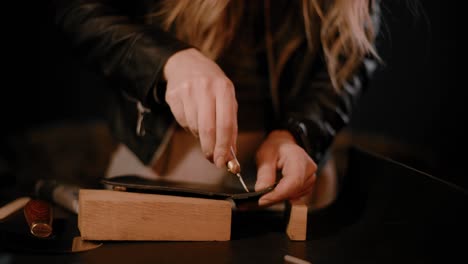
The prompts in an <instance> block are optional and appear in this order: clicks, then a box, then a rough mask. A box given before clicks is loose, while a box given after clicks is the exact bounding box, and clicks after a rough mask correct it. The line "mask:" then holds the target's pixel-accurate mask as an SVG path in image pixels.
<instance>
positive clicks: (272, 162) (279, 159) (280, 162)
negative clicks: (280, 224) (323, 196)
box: [255, 130, 317, 206]
mask: <svg viewBox="0 0 468 264" xmlns="http://www.w3.org/2000/svg"><path fill="white" fill-rule="evenodd" d="M256 160H257V168H258V171H257V183H256V184H255V190H256V191H258V190H261V189H264V188H267V187H269V186H272V185H273V184H274V183H275V182H276V171H277V170H281V172H282V175H283V177H282V178H281V180H280V181H279V183H278V185H277V186H276V187H275V189H274V190H273V191H271V192H269V193H267V194H265V195H263V196H262V197H261V198H260V200H259V205H260V206H265V205H271V204H274V203H277V202H280V201H282V200H285V199H290V200H294V199H297V198H300V197H302V196H304V195H306V194H308V193H310V192H311V191H312V188H313V186H314V182H315V178H316V176H315V172H316V170H317V165H316V164H315V162H314V161H313V160H312V159H311V158H310V157H309V155H308V154H307V153H306V152H305V151H304V149H303V148H301V147H300V146H299V145H297V143H296V141H295V140H294V137H293V136H292V135H291V133H289V132H288V131H285V130H275V131H273V132H271V133H270V134H269V135H268V137H267V139H266V140H265V141H264V142H263V143H262V145H261V146H260V148H259V150H258V151H257V156H256Z"/></svg>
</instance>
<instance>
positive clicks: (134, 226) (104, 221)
mask: <svg viewBox="0 0 468 264" xmlns="http://www.w3.org/2000/svg"><path fill="white" fill-rule="evenodd" d="M231 214H232V206H231V203H230V202H229V201H226V200H212V199H201V198H191V197H178V196H170V195H157V194H144V193H131V192H119V191H110V190H90V189H82V190H80V194H79V213H78V228H79V230H80V232H81V237H82V238H83V239H84V240H102V241H105V240H140V241H143V240H152V241H154V240H164V241H169V240H172V241H179V240H180V241H181V240H185V241H226V240H229V239H230V236H231Z"/></svg>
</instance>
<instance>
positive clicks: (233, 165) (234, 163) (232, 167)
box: [227, 146, 249, 192]
mask: <svg viewBox="0 0 468 264" xmlns="http://www.w3.org/2000/svg"><path fill="white" fill-rule="evenodd" d="M231 155H232V157H233V158H234V159H232V160H230V161H229V162H228V163H227V168H228V171H229V172H230V173H232V174H234V175H236V176H237V178H239V181H240V183H241V184H242V187H244V190H245V191H246V192H249V189H248V188H247V185H245V182H244V180H243V179H242V175H241V174H240V172H241V167H240V163H239V161H238V160H237V157H236V154H235V153H234V149H233V148H232V146H231Z"/></svg>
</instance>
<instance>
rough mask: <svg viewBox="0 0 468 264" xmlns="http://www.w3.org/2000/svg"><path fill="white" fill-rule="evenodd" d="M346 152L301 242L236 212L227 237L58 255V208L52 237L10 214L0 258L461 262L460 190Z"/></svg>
mask: <svg viewBox="0 0 468 264" xmlns="http://www.w3.org/2000/svg"><path fill="white" fill-rule="evenodd" d="M348 157H349V160H348V161H349V162H348V164H349V166H348V169H347V174H346V177H345V178H344V182H343V185H342V190H341V191H340V193H339V195H338V198H337V199H336V201H335V202H334V203H332V204H331V205H330V206H328V207H326V208H325V209H322V210H316V211H312V212H310V213H309V215H308V224H307V240H306V241H290V240H289V239H288V238H287V236H286V234H285V225H286V219H287V218H286V216H285V214H284V212H279V211H273V210H257V211H236V210H235V211H234V212H233V218H232V230H231V231H232V232H231V233H232V236H231V240H230V241H227V242H163V241H158V242H104V243H103V245H102V246H100V247H98V248H96V249H93V250H90V251H85V252H80V253H65V252H55V251H54V250H53V249H57V250H59V251H60V250H66V249H67V248H69V247H70V244H69V243H70V238H71V237H73V236H75V235H78V230H77V228H76V215H73V214H67V213H64V214H63V215H62V217H60V218H59V219H57V220H56V221H54V230H58V233H57V235H56V237H54V238H52V239H50V240H49V241H45V240H41V241H38V239H34V238H32V237H31V236H28V235H27V227H26V224H25V223H24V222H21V221H24V219H23V218H22V215H21V214H20V213H17V214H15V215H12V216H11V217H10V218H9V219H6V220H5V221H3V222H0V232H1V233H0V234H1V236H0V237H1V240H0V263H2V264H3V263H34V262H37V261H40V262H42V263H285V261H284V256H285V255H291V256H294V257H298V258H301V259H304V260H307V261H309V262H311V263H313V264H320V263H327V264H328V263H454V262H455V259H458V261H457V263H458V262H460V258H462V259H465V261H466V253H465V251H466V245H467V243H466V242H464V239H465V238H466V237H467V233H466V224H467V223H468V221H467V220H468V219H467V217H466V215H465V214H466V212H467V197H468V196H467V191H466V190H464V189H462V188H460V187H458V186H455V185H453V184H450V183H447V182H443V181H441V180H439V179H437V178H434V177H432V176H431V175H428V174H425V173H423V172H419V171H417V170H415V169H413V168H410V167H407V166H405V165H403V164H400V163H397V162H394V161H391V160H388V159H386V158H384V157H380V156H377V155H374V154H372V153H368V152H365V151H362V150H360V149H356V148H351V149H350V152H349V155H348ZM458 241H460V242H458ZM18 245H19V246H18ZM462 259H461V260H462ZM461 262H463V261H461Z"/></svg>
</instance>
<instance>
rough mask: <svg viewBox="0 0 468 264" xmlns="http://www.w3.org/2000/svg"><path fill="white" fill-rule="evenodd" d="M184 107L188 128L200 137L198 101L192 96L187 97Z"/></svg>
mask: <svg viewBox="0 0 468 264" xmlns="http://www.w3.org/2000/svg"><path fill="white" fill-rule="evenodd" d="M183 107H184V115H185V122H186V123H187V128H188V129H189V130H190V132H192V134H193V135H194V136H195V137H198V117H197V116H198V111H197V102H196V101H195V100H193V98H191V96H188V97H185V99H184V103H183Z"/></svg>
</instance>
